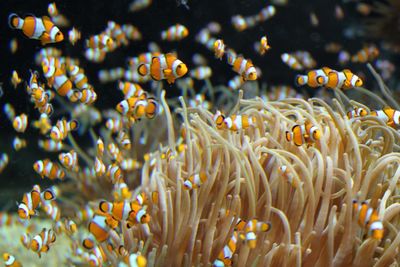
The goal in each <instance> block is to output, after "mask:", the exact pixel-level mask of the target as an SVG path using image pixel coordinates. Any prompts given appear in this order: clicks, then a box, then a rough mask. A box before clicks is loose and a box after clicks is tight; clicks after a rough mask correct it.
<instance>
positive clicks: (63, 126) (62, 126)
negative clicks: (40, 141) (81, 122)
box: [50, 119, 78, 141]
mask: <svg viewBox="0 0 400 267" xmlns="http://www.w3.org/2000/svg"><path fill="white" fill-rule="evenodd" d="M77 128H78V121H77V120H70V121H67V120H65V119H62V120H58V121H57V123H56V125H55V126H53V127H52V128H51V131H50V137H51V139H53V140H54V141H61V140H64V139H65V138H67V136H68V133H69V132H70V131H74V130H76V129H77Z"/></svg>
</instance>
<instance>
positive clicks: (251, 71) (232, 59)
mask: <svg viewBox="0 0 400 267" xmlns="http://www.w3.org/2000/svg"><path fill="white" fill-rule="evenodd" d="M228 64H229V65H231V66H232V69H233V70H234V71H235V72H236V73H238V74H239V75H240V76H241V77H242V78H243V80H244V81H255V80H257V71H256V68H255V67H254V65H253V63H252V62H251V60H250V59H245V58H244V57H243V56H236V55H235V54H234V53H232V52H229V53H228Z"/></svg>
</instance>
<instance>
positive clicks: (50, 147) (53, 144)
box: [38, 139, 63, 152]
mask: <svg viewBox="0 0 400 267" xmlns="http://www.w3.org/2000/svg"><path fill="white" fill-rule="evenodd" d="M38 145H39V147H40V148H42V149H43V150H45V151H48V152H58V151H60V150H61V149H62V148H63V144H62V142H61V141H54V140H53V139H47V140H39V142H38Z"/></svg>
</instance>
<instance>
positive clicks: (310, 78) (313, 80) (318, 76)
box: [295, 67, 332, 88]
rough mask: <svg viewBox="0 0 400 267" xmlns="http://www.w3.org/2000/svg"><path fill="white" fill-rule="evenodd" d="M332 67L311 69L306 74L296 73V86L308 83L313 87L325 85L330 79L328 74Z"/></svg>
mask: <svg viewBox="0 0 400 267" xmlns="http://www.w3.org/2000/svg"><path fill="white" fill-rule="evenodd" d="M331 70H332V69H330V68H328V67H323V68H322V69H316V70H310V71H309V72H308V73H307V74H306V75H296V78H295V84H296V86H303V85H306V84H307V85H308V86H310V87H312V88H315V87H319V86H323V85H325V84H326V83H327V81H328V74H329V72H330V71H331Z"/></svg>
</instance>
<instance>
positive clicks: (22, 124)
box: [13, 113, 28, 133]
mask: <svg viewBox="0 0 400 267" xmlns="http://www.w3.org/2000/svg"><path fill="white" fill-rule="evenodd" d="M13 127H14V130H16V131H17V132H19V133H23V132H25V130H26V127H28V116H26V114H25V113H22V114H21V115H20V116H17V117H15V118H14V120H13Z"/></svg>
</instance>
